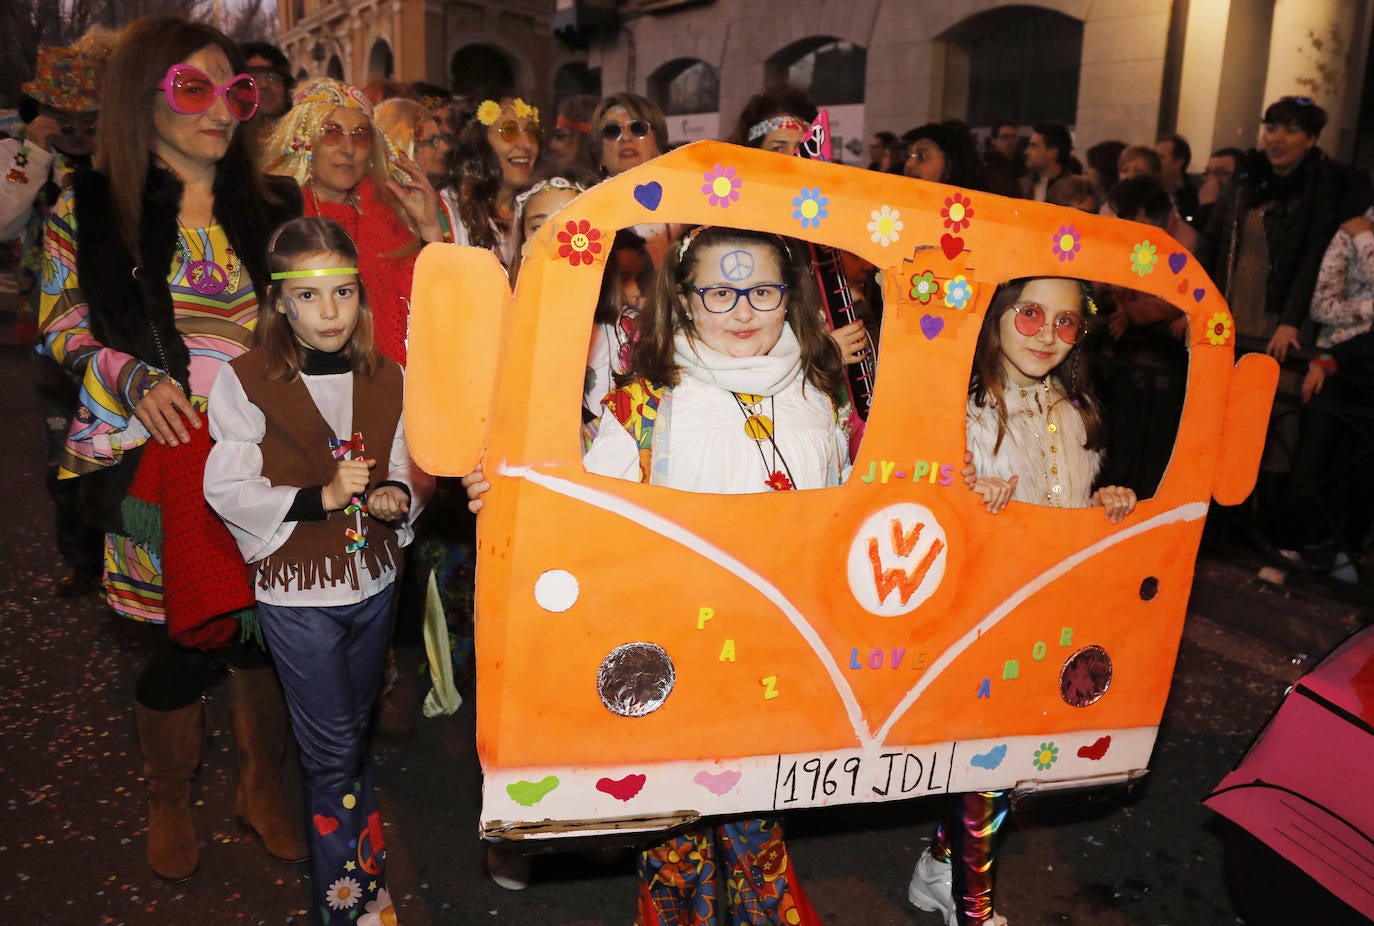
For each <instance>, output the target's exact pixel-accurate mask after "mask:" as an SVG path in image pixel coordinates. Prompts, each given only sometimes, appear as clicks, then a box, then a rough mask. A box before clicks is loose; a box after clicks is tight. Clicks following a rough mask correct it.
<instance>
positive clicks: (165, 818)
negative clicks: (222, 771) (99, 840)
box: [134, 701, 205, 881]
mask: <svg viewBox="0 0 1374 926" xmlns="http://www.w3.org/2000/svg"><path fill="white" fill-rule="evenodd" d="M134 713H135V715H136V716H137V717H138V738H139V740H140V742H141V743H142V745H143V774H144V776H145V777H146V778H147V779H148V864H149V866H151V867H152V869H153V872H154V873H156V874H157V876H158V877H160V878H166V879H167V880H168V881H185V880H186V879H187V878H189V877H191V875H193V874H195V873H196V868H197V866H199V865H200V849H199V848H198V847H197V846H196V832H195V829H194V828H193V827H192V825H191V776H192V775H194V774H195V771H196V766H197V765H199V764H200V741H201V737H202V736H203V735H204V729H205V726H204V724H205V708H204V707H203V706H202V705H201V703H200V702H199V701H197V702H196V703H195V704H191V705H188V706H186V707H182V708H178V709H177V710H174V711H155V710H153V709H152V708H149V707H144V706H143V705H142V704H137V703H135V704H134Z"/></svg>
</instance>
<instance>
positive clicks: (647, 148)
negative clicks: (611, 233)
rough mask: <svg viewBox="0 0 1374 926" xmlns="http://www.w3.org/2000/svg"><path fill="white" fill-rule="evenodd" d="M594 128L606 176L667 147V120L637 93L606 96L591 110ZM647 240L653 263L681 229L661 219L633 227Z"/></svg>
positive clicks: (652, 102)
mask: <svg viewBox="0 0 1374 926" xmlns="http://www.w3.org/2000/svg"><path fill="white" fill-rule="evenodd" d="M592 131H593V132H594V133H595V134H596V137H597V138H599V139H600V140H601V164H600V166H601V172H602V173H603V174H605V175H606V176H607V177H614V176H616V175H618V174H621V173H624V172H625V171H627V170H629V169H630V168H632V167H638V166H639V165H641V164H646V163H648V162H649V161H651V160H653V159H654V158H656V157H658V156H659V155H660V154H662V153H663V152H664V151H667V150H668V119H667V117H666V116H664V115H663V110H661V109H659V107H658V104H657V103H655V102H654V101H653V100H650V99H647V98H646V97H642V96H640V95H639V94H637V93H617V94H614V95H612V96H608V97H606V98H605V99H603V100H602V101H601V102H600V103H599V104H598V105H597V107H596V112H594V113H592ZM631 231H633V232H634V233H635V234H636V235H639V237H641V238H643V239H644V245H645V247H647V248H648V249H649V256H650V257H651V258H653V261H654V266H655V267H658V266H661V265H662V264H663V257H664V254H666V253H667V251H668V247H669V245H671V244H672V243H673V242H674V241H675V240H676V239H677V238H678V236H679V235H681V234H682V228H681V226H678V225H668V224H664V223H662V222H645V223H642V224H640V225H635V226H633V227H632V228H631Z"/></svg>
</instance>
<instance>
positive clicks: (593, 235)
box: [558, 219, 602, 267]
mask: <svg viewBox="0 0 1374 926" xmlns="http://www.w3.org/2000/svg"><path fill="white" fill-rule="evenodd" d="M601 248H602V245H601V230H600V229H597V228H592V225H591V223H590V222H588V221H587V220H586V219H582V220H581V221H577V222H568V223H567V224H566V225H564V226H563V230H562V231H560V232H559V233H558V256H559V257H563V258H566V259H567V261H568V263H570V264H572V265H573V266H574V267H577V266H580V265H582V264H590V263H591V262H592V261H593V260H594V259H595V258H596V255H598V254H600V253H601Z"/></svg>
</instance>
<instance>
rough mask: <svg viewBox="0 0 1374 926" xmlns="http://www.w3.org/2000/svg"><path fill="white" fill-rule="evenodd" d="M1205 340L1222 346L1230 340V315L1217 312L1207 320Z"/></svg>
mask: <svg viewBox="0 0 1374 926" xmlns="http://www.w3.org/2000/svg"><path fill="white" fill-rule="evenodd" d="M1207 340H1209V341H1211V342H1212V343H1213V344H1216V345H1222V344H1225V343H1226V342H1227V341H1229V340H1231V313H1230V312H1217V313H1216V314H1215V315H1213V316H1212V317H1211V318H1209V319H1207Z"/></svg>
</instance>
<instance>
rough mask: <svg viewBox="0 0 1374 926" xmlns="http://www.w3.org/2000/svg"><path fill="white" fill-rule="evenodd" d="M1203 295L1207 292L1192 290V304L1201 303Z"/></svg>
mask: <svg viewBox="0 0 1374 926" xmlns="http://www.w3.org/2000/svg"><path fill="white" fill-rule="evenodd" d="M1205 295H1207V290H1205V289H1195V290H1193V301H1194V302H1201V301H1202V297H1203V296H1205Z"/></svg>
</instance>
